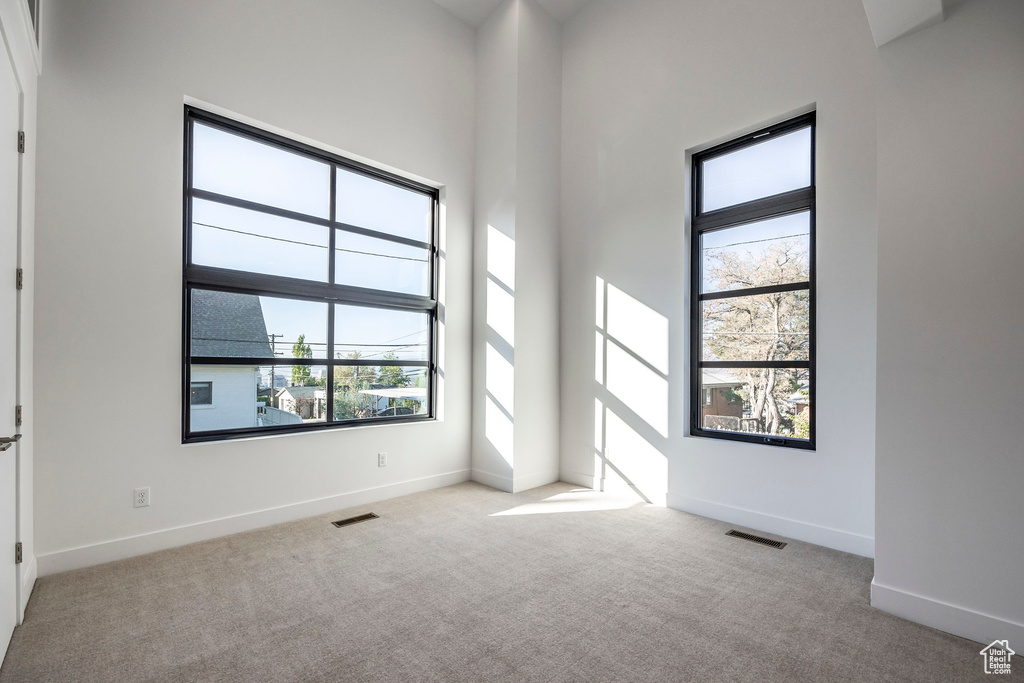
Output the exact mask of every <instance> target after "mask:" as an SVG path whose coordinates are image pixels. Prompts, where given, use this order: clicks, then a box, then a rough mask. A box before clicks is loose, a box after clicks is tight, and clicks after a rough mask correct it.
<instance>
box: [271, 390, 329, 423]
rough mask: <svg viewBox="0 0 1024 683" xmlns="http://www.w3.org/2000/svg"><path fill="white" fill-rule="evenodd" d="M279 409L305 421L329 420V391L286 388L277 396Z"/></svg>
mask: <svg viewBox="0 0 1024 683" xmlns="http://www.w3.org/2000/svg"><path fill="white" fill-rule="evenodd" d="M275 400H276V403H277V407H278V408H280V409H281V410H284V411H286V412H289V413H294V414H296V415H298V416H299V417H301V418H302V419H303V420H325V419H327V391H326V390H325V389H324V388H323V387H317V386H312V387H285V388H284V389H280V390H279V391H278V392H277V395H276V396H275Z"/></svg>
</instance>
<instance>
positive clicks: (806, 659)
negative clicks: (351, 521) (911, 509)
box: [0, 483, 1024, 683]
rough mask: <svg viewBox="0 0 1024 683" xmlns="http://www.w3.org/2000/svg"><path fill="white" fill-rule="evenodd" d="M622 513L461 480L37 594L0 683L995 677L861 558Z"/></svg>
mask: <svg viewBox="0 0 1024 683" xmlns="http://www.w3.org/2000/svg"><path fill="white" fill-rule="evenodd" d="M622 505H624V503H621V502H620V500H618V499H614V498H611V497H606V496H603V494H594V493H592V492H587V491H585V490H581V489H578V488H576V487H573V486H570V485H567V484H553V485H551V486H545V487H542V488H539V489H534V490H532V491H527V492H524V493H521V494H517V495H511V494H507V493H501V492H498V491H495V490H493V489H490V488H487V487H484V486H480V485H478V484H472V483H467V484H459V485H457V486H451V487H448V488H444V489H439V490H436V491H429V492H426V493H420V494H415V495H411V496H406V497H403V498H397V499H394V500H390V501H386V502H383V503H376V504H373V505H368V506H362V507H359V508H353V509H350V510H346V511H343V512H338V513H335V514H332V515H327V516H323V517H315V518H310V519H306V520H301V521H298V522H293V523H288V524H282V525H279V526H274V527H269V528H266V529H261V530H258V531H252V532H248V533H244V534H238V535H235V536H230V537H227V538H222V539H217V540H213V541H207V542H204V543H198V544H195V545H191V546H187V547H183V548H177V549H173V550H167V551H163V552H159V553H155V554H152V555H147V556H144V557H138V558H134V559H130V560H124V561H120V562H115V563H111V564H107V565H104V566H100V567H94V568H90V569H83V570H78V571H74V572H69V573H66V574H60V575H55V576H49V577H46V578H43V579H40V581H39V582H38V583H37V584H36V588H35V591H34V593H33V595H32V599H31V601H30V603H29V607H28V614H27V617H26V620H25V623H24V625H22V626H21V627H19V628H18V629H17V630H16V631H15V634H14V638H13V640H12V642H11V645H10V649H9V652H8V655H7V658H6V660H5V662H4V664H3V668H2V669H0V683H24V682H28V681H33V682H34V681H45V682H54V683H56V682H59V681H70V682H74V683H86V682H91V681H98V682H103V683H110V682H118V681H160V682H164V683H166V682H177V681H204V682H206V681H210V682H220V681H224V682H236V681H238V682H245V683H251V682H256V681H268V682H269V681H274V682H278V681H325V682H327V681H330V682H335V681H420V680H429V681H588V682H589V681H756V682H758V683H763V682H766V681H859V682H864V681H961V680H974V679H977V680H984V679H986V678H991V677H986V676H985V675H984V674H983V673H982V667H981V657H980V656H979V655H978V651H979V650H980V646H978V645H976V644H975V643H973V642H970V641H967V640H963V639H961V638H957V637H954V636H951V635H948V634H945V633H941V632H938V631H934V630H932V629H928V628H925V627H923V626H918V625H916V624H912V623H910V622H907V621H903V620H901V619H897V618H896V617H892V616H889V615H887V614H885V613H883V612H879V611H877V610H873V609H872V608H871V607H870V606H869V605H868V588H869V583H870V581H871V574H872V563H871V561H870V560H867V559H864V558H860V557H855V556H852V555H847V554H844V553H840V552H836V551H832V550H826V549H824V548H820V547H817V546H812V545H808V544H804V543H798V542H794V543H790V545H789V546H787V547H786V548H785V549H783V550H775V549H772V548H766V547H763V546H760V545H757V544H754V543H751V542H749V541H743V540H739V539H734V538H730V537H726V536H725V535H724V533H725V531H727V530H728V529H729V528H731V527H730V526H729V525H726V524H724V523H720V522H716V521H712V520H708V519H704V518H701V517H696V516H693V515H688V514H685V513H682V512H677V511H674V510H669V509H665V508H656V507H650V506H645V505H634V506H632V507H626V508H622ZM602 508H612V509H602ZM616 508H617V509H616ZM367 511H373V512H376V513H378V514H380V515H381V518H380V519H376V520H371V521H368V522H363V523H360V524H356V525H354V526H350V527H346V528H341V529H338V528H335V527H334V526H332V525H331V524H330V521H331V520H334V519H340V518H342V517H348V516H351V515H355V514H359V513H363V512H367ZM499 513H500V514H499ZM1022 669H1024V662H1022ZM1013 678H1014V679H1016V678H1018V676H1017V675H1015V676H1013Z"/></svg>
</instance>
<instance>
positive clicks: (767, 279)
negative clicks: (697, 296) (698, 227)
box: [700, 211, 811, 292]
mask: <svg viewBox="0 0 1024 683" xmlns="http://www.w3.org/2000/svg"><path fill="white" fill-rule="evenodd" d="M700 244H701V277H702V281H701V291H702V292H719V291H725V290H731V289H743V288H747V287H765V286H769V285H781V284H789V283H792V282H807V281H809V280H810V279H811V260H810V244H811V222H810V213H809V212H806V211H803V212H801V213H796V214H792V215H789V216H782V217H780V218H773V219H771V220H767V221H759V222H757V223H749V224H747V225H740V226H737V227H735V228H726V229H724V230H715V231H712V232H705V233H703V234H701V236H700Z"/></svg>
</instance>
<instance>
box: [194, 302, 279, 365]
mask: <svg viewBox="0 0 1024 683" xmlns="http://www.w3.org/2000/svg"><path fill="white" fill-rule="evenodd" d="M192 355H193V356H227V357H233V358H239V357H247V356H249V357H256V358H273V353H272V352H271V350H270V342H269V341H268V340H267V324H266V323H265V322H264V320H263V307H262V306H260V298H259V297H258V296H253V295H251V294H234V293H231V292H211V291H206V290H202V289H193V290H192Z"/></svg>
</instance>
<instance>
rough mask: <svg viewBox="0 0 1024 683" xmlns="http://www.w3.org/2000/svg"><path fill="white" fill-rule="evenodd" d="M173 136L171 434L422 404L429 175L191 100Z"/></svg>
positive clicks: (430, 326) (392, 418)
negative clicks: (180, 139) (175, 246)
mask: <svg viewBox="0 0 1024 683" xmlns="http://www.w3.org/2000/svg"><path fill="white" fill-rule="evenodd" d="M184 137H185V178H184V207H183V212H184V254H183V264H184V265H183V277H182V283H183V322H182V329H183V334H182V344H183V356H182V357H183V363H182V440H183V442H192V441H213V440H224V439H232V438H241V437H248V436H254V435H263V434H275V433H281V432H292V431H308V430H318V429H330V428H338V427H345V426H351V425H363V424H379V423H393V422H409V421H422V420H430V419H433V418H434V415H435V348H436V344H435V334H436V327H437V325H436V321H437V310H438V304H437V247H436V241H437V240H436V235H437V231H438V226H437V220H438V219H437V215H438V210H437V207H438V192H437V190H436V189H435V188H432V187H429V186H426V185H423V184H421V183H418V182H415V181H412V180H409V179H407V178H402V177H400V176H397V175H395V174H392V173H387V172H384V171H382V170H379V169H376V168H373V167H369V166H366V165H364V164H361V163H358V162H355V161H353V160H350V159H346V158H344V157H342V156H339V155H337V154H333V153H331V152H328V151H325V150H322V149H318V148H316V147H313V146H311V145H307V144H305V143H301V142H297V141H294V140H290V139H288V138H285V137H282V136H280V135H276V134H273V133H270V132H267V131H263V130H260V129H258V128H255V127H253V126H250V125H247V124H243V123H240V122H238V121H234V120H231V119H229V118H226V117H223V116H220V115H217V114H213V113H210V112H207V111H203V110H200V109H197V108H194V107H190V106H186V107H185V135H184ZM214 384H216V386H217V391H216V393H215V394H214V393H213V392H210V396H209V397H208V402H206V403H203V404H198V405H197V404H194V403H193V401H192V394H194V388H196V387H206V386H211V387H212V386H213V385H214ZM204 398H206V397H204Z"/></svg>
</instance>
